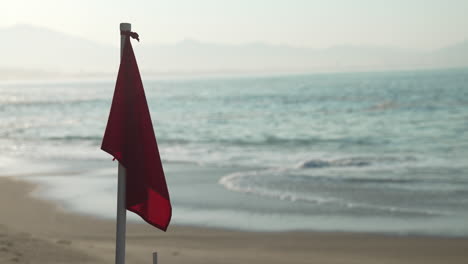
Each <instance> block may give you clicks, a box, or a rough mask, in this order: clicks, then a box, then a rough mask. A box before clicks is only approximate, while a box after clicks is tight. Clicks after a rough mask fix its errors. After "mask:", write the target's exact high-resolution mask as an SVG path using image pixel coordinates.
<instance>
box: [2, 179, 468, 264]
mask: <svg viewBox="0 0 468 264" xmlns="http://www.w3.org/2000/svg"><path fill="white" fill-rule="evenodd" d="M34 188H36V186H35V185H33V184H30V183H26V182H23V181H19V180H18V179H15V178H9V177H0V263H2V264H3V263H51V264H54V263H113V262H114V246H115V245H114V243H115V240H114V239H115V222H113V221H108V220H101V219H96V218H94V217H92V216H85V215H77V214H72V213H68V212H65V211H64V210H62V209H61V208H58V207H57V206H56V205H55V204H53V203H51V202H48V201H43V200H38V199H34V198H31V196H30V193H31V191H33V190H34ZM467 221H468V219H467ZM153 251H158V254H159V263H163V264H172V263H207V264H209V263H236V264H237V263H269V264H273V263H323V264H327V263H347V264H348V263H359V264H366V263H386V264H387V263H388V264H390V263H412V264H417V263H425V264H430V263H438V264H441V263H443V264H449V263H460V264H462V263H463V264H466V263H468V238H442V237H423V236H419V237H418V236H390V235H376V234H356V233H325V232H323V233H322V232H299V231H298V232H277V233H274V232H268V233H266V232H265V233H262V232H240V231H228V230H219V229H206V228H195V227H183V226H171V227H170V229H169V230H168V232H167V233H164V232H162V231H159V230H157V229H155V228H152V227H150V226H149V225H146V224H129V225H128V227H127V252H126V254H127V263H129V264H130V263H131V264H138V263H145V264H148V263H152V260H151V259H152V257H151V254H152V252H153Z"/></svg>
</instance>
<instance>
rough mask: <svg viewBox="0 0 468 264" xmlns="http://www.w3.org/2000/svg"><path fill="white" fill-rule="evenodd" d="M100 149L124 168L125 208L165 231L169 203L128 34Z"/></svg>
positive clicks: (169, 215)
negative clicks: (125, 172)
mask: <svg viewBox="0 0 468 264" xmlns="http://www.w3.org/2000/svg"><path fill="white" fill-rule="evenodd" d="M101 149H102V150H104V151H106V152H108V153H109V154H111V155H112V156H114V158H115V159H117V160H118V161H119V162H120V163H121V164H122V165H123V166H124V167H125V168H126V171H127V176H126V177H127V178H126V207H127V210H130V211H132V212H134V213H136V214H138V215H139V216H141V217H142V218H143V219H144V220H145V221H146V222H148V223H150V224H151V225H153V226H155V227H157V228H159V229H161V230H164V231H166V229H167V226H168V225H169V222H170V220H171V215H172V207H171V202H170V199H169V192H168V190H167V185H166V179H165V177H164V171H163V167H162V163H161V159H160V157H159V151H158V145H157V143H156V138H155V136H154V131H153V123H152V122H151V116H150V113H149V110H148V104H147V103H146V97H145V92H144V90H143V84H142V82H141V77H140V72H139V70H138V65H137V62H136V59H135V54H134V53H133V48H132V44H131V43H130V38H129V37H128V36H126V37H125V45H124V48H123V52H122V59H121V62H120V68H119V74H118V77H117V83H116V85H115V91H114V99H113V100H112V107H111V110H110V114H109V120H108V122H107V127H106V132H105V133H104V138H103V141H102V146H101Z"/></svg>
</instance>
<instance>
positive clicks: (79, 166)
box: [0, 69, 468, 237]
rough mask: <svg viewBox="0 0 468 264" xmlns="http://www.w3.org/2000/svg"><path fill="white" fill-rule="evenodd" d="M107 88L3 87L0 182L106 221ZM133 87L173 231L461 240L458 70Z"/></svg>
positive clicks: (467, 83)
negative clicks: (158, 164) (10, 181)
mask: <svg viewBox="0 0 468 264" xmlns="http://www.w3.org/2000/svg"><path fill="white" fill-rule="evenodd" d="M143 79H145V76H143ZM114 85H115V80H99V81H90V80H86V81H79V80H76V81H25V82H2V83H0V120H1V122H0V175H5V176H11V175H13V176H16V177H18V178H21V179H24V180H28V181H31V182H35V183H38V184H39V186H40V187H39V188H38V189H37V190H36V191H35V192H34V193H33V194H32V195H34V196H37V197H40V198H42V199H47V200H52V201H55V202H56V203H58V204H59V205H60V206H61V207H62V208H63V209H65V210H68V211H72V212H77V213H82V214H88V215H93V216H96V217H101V218H108V219H114V218H115V214H116V212H115V208H116V171H117V170H116V168H117V163H116V162H113V161H112V157H110V156H109V155H108V154H106V153H105V152H103V151H101V150H100V144H101V140H102V136H103V133H104V129H105V125H106V122H107V117H108V114H109V109H110V104H111V100H112V95H113V89H114ZM144 86H145V90H146V95H147V99H148V104H149V106H150V110H151V115H152V119H153V123H154V128H155V132H156V138H157V141H158V144H159V148H160V152H161V157H162V160H163V165H164V169H165V172H166V178H167V181H168V187H169V192H170V195H171V199H172V203H173V207H174V215H173V223H174V224H180V225H191V226H205V227H217V228H228V229H238V230H248V231H288V230H312V231H346V232H378V233H390V234H399V235H405V234H420V235H440V236H464V237H466V236H468V161H467V159H468V69H458V70H437V71H436V70H434V71H407V72H381V73H324V74H311V75H289V76H272V77H268V76H261V77H223V78H221V77H220V78H192V79H187V78H185V79H177V78H174V79H153V80H145V81H144ZM129 219H130V221H140V220H139V219H138V218H137V217H135V216H133V215H132V214H131V213H129Z"/></svg>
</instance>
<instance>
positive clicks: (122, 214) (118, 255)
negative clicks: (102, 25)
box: [115, 23, 132, 264]
mask: <svg viewBox="0 0 468 264" xmlns="http://www.w3.org/2000/svg"><path fill="white" fill-rule="evenodd" d="M131 30H132V25H131V24H130V23H120V31H131ZM125 37H126V36H124V35H121V36H120V59H122V52H123V48H124V45H125ZM125 179H126V170H125V167H124V166H122V164H120V162H119V169H118V183H117V233H116V242H115V264H125V231H126V224H127V209H126V206H125Z"/></svg>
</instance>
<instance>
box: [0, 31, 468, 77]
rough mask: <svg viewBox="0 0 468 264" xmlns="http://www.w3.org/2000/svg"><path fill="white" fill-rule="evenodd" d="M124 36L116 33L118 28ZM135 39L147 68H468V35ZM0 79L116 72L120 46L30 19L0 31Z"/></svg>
mask: <svg viewBox="0 0 468 264" xmlns="http://www.w3.org/2000/svg"><path fill="white" fill-rule="evenodd" d="M116 34H117V32H116ZM144 39H145V38H144V36H142V42H141V43H137V42H134V49H135V52H136V54H137V60H138V62H139V65H140V69H141V71H142V72H144V73H146V74H148V75H153V74H155V75H166V74H236V73H240V74H243V73H246V74H256V73H263V74H266V73H271V74H274V73H305V72H310V73H312V72H326V71H333V72H343V71H382V70H405V69H431V68H452V67H467V66H468V41H465V42H462V43H458V44H455V45H452V46H449V47H446V48H443V49H439V50H434V51H431V52H418V51H412V50H404V49H396V48H388V47H375V46H335V47H331V48H327V49H310V48H298V47H291V46H285V45H270V44H265V43H248V44H243V45H226V44H214V43H205V42H199V41H196V40H184V41H181V42H179V43H175V44H148V43H145V41H144ZM0 41H1V43H2V45H1V46H0V47H1V49H0V58H1V60H0V79H23V78H40V77H45V78H46V77H53V76H59V77H70V76H77V77H83V76H113V75H115V73H116V71H117V69H118V61H119V48H118V45H119V43H118V37H116V45H115V46H112V45H103V44H99V43H96V42H93V41H90V40H87V39H84V38H79V37H74V36H71V35H68V34H65V33H61V32H57V31H53V30H49V29H46V28H39V27H34V26H30V25H16V26H12V27H9V28H3V29H0Z"/></svg>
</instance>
